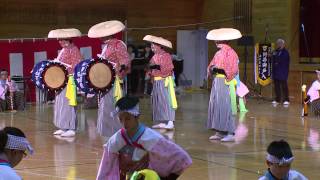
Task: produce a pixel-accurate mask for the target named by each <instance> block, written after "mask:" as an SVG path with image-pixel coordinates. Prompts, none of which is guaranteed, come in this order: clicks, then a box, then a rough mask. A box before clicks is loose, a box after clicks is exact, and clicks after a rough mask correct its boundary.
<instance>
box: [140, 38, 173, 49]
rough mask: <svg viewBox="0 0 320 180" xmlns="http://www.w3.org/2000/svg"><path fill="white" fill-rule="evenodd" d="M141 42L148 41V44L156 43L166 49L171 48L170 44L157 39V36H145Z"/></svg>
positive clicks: (162, 39)
mask: <svg viewBox="0 0 320 180" xmlns="http://www.w3.org/2000/svg"><path fill="white" fill-rule="evenodd" d="M143 40H145V41H148V42H152V43H156V44H160V45H162V46H165V47H168V48H172V43H171V42H170V41H169V40H167V39H164V38H162V37H157V36H153V35H146V36H145V37H144V38H143Z"/></svg>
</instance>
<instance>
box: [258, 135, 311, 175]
mask: <svg viewBox="0 0 320 180" xmlns="http://www.w3.org/2000/svg"><path fill="white" fill-rule="evenodd" d="M293 159H294V157H293V154H292V151H291V148H290V145H289V144H288V143H287V142H286V141H284V140H280V141H273V142H272V143H271V144H270V145H269V146H268V149H267V156H266V163H267V166H268V171H267V172H266V173H265V175H264V176H262V177H260V178H259V180H307V178H306V177H304V176H303V175H302V174H301V173H299V172H298V171H295V170H291V169H290V168H291V164H292V162H293Z"/></svg>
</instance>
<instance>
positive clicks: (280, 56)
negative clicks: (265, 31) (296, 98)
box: [272, 39, 290, 105]
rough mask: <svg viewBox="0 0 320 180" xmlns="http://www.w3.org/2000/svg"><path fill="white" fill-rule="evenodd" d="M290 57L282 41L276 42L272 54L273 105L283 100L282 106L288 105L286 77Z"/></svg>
mask: <svg viewBox="0 0 320 180" xmlns="http://www.w3.org/2000/svg"><path fill="white" fill-rule="evenodd" d="M289 64H290V56H289V52H288V51H287V49H286V48H285V41H284V40H283V39H278V40H277V49H276V50H275V51H274V52H273V54H272V78H273V82H274V87H275V92H276V98H275V100H274V101H273V102H272V103H273V104H279V103H280V102H281V100H283V104H284V105H289V104H290V102H289V90H288V75H289Z"/></svg>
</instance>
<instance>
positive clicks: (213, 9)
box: [0, 0, 314, 99]
mask: <svg viewBox="0 0 320 180" xmlns="http://www.w3.org/2000/svg"><path fill="white" fill-rule="evenodd" d="M235 1H239V0H175V1H171V0H162V1H148V0H135V1H133V0H131V1H128V0H117V1H115V0H91V1H90V4H88V1H86V0H78V1H71V0H65V1H56V0H47V1H42V0H28V1H25V0H2V1H1V4H0V23H1V28H0V38H13V37H45V36H46V35H47V33H48V31H49V30H50V29H52V28H62V27H75V28H79V29H80V30H81V31H82V32H83V33H86V32H87V30H88V28H89V27H90V26H91V25H93V24H95V23H98V22H101V21H105V20H110V19H119V20H122V21H125V20H127V23H128V27H149V26H167V25H177V24H188V23H195V22H201V21H202V22H207V21H215V20H219V19H224V18H230V17H233V16H234V15H235V12H234V10H235V6H234V3H235ZM251 1H252V31H251V32H249V33H248V35H253V36H254V39H255V41H256V42H263V41H264V39H265V30H266V27H268V28H267V29H268V32H269V41H275V40H276V39H277V38H279V37H281V38H284V39H285V40H286V42H287V48H288V49H289V51H290V55H291V71H292V72H291V73H290V81H289V84H290V91H291V96H292V98H293V99H299V98H298V96H300V85H301V83H302V82H304V81H306V80H303V78H302V77H304V76H302V74H303V71H310V70H313V69H314V66H312V65H300V64H299V63H298V62H299V17H300V1H299V0H281V1H280V0H251ZM217 27H234V21H226V22H219V23H215V24H211V25H201V26H197V27H185V28H179V29H192V28H205V29H212V28H217ZM177 29H178V28H170V29H155V30H131V31H129V32H128V37H129V39H131V40H133V41H135V42H140V43H142V41H141V39H142V37H143V36H144V35H145V34H156V35H160V36H164V37H166V38H168V39H169V40H171V41H173V44H174V45H175V42H176V30H177ZM233 46H234V47H235V49H236V50H237V52H238V54H239V56H240V58H241V61H242V60H243V47H239V46H237V43H236V42H234V43H233ZM215 51H216V48H215V47H214V45H213V43H212V42H209V59H211V58H212V56H213V53H214V52H215ZM249 52H250V58H249V60H248V61H249V64H248V79H249V81H250V82H253V74H252V73H253V63H252V62H253V48H252V47H251V48H249ZM242 62H243V61H242ZM240 66H241V67H242V66H243V64H241V65H240ZM241 72H243V68H241ZM263 91H265V92H264V93H265V94H266V95H267V96H270V95H271V86H269V87H266V88H263Z"/></svg>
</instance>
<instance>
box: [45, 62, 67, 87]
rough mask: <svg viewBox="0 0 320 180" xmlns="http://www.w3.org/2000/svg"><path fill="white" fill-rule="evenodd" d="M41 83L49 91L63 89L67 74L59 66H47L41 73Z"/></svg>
mask: <svg viewBox="0 0 320 180" xmlns="http://www.w3.org/2000/svg"><path fill="white" fill-rule="evenodd" d="M43 81H44V83H45V84H46V86H47V87H48V88H49V89H51V90H58V89H60V88H64V87H65V86H66V84H67V72H66V70H65V68H64V67H61V66H60V65H57V64H56V65H51V66H48V67H47V69H46V70H45V72H44V73H43Z"/></svg>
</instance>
